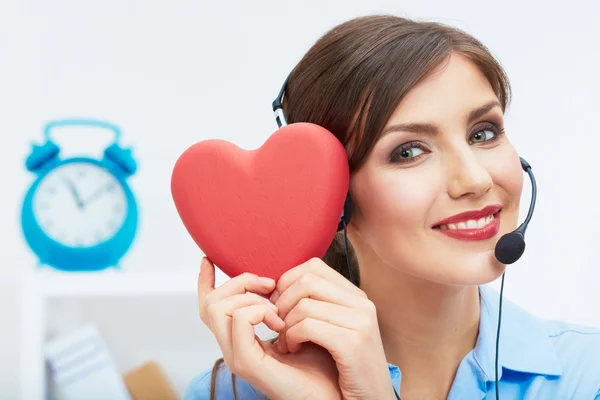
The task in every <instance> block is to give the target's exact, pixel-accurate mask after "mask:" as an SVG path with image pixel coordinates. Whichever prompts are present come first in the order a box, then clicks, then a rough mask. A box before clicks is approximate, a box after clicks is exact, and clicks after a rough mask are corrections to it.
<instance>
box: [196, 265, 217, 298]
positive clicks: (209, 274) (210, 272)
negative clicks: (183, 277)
mask: <svg viewBox="0 0 600 400" xmlns="http://www.w3.org/2000/svg"><path fill="white" fill-rule="evenodd" d="M214 288H215V266H214V265H213V263H212V262H210V260H209V259H208V258H206V257H202V260H201V261H200V273H199V274H198V297H201V298H204V297H206V295H207V294H208V293H210V292H211V291H212V290H213V289H214Z"/></svg>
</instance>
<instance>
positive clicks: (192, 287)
mask: <svg viewBox="0 0 600 400" xmlns="http://www.w3.org/2000/svg"><path fill="white" fill-rule="evenodd" d="M27 279H28V280H29V283H30V284H32V286H33V287H36V288H37V289H38V290H37V291H38V294H39V295H41V296H42V297H44V298H47V299H48V298H64V297H128V296H135V297H139V296H163V295H191V296H195V295H196V294H197V279H198V272H197V271H192V270H190V271H184V272H182V271H174V272H152V271H148V272H128V271H120V270H106V271H101V272H89V273H88V272H85V273H66V272H61V271H53V270H39V271H33V272H31V273H30V274H28V276H27ZM30 287H31V286H30Z"/></svg>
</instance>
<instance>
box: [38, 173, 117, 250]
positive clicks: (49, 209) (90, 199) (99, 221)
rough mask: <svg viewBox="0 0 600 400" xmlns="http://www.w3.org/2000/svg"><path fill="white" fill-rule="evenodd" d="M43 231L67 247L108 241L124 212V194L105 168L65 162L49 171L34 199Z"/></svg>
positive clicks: (115, 230) (86, 245)
mask: <svg viewBox="0 0 600 400" xmlns="http://www.w3.org/2000/svg"><path fill="white" fill-rule="evenodd" d="M33 211H34V216H35V218H36V220H37V221H38V223H39V224H40V226H41V227H42V229H43V230H44V232H45V233H46V234H47V235H48V236H50V237H51V238H52V239H54V240H56V241H58V242H60V243H62V244H64V245H66V246H69V247H90V246H93V245H96V244H98V243H101V242H104V241H105V240H107V239H110V238H111V237H112V236H113V235H114V234H115V233H116V232H117V230H118V229H119V228H120V227H121V225H122V224H123V221H124V219H125V216H126V212H127V201H126V197H125V192H124V191H123V188H122V187H121V184H120V183H119V182H118V181H117V179H116V178H115V177H114V176H113V175H112V174H111V173H110V172H109V171H107V170H106V169H104V168H102V167H100V166H97V165H95V164H92V163H67V164H64V165H62V166H59V167H57V168H56V169H54V170H52V171H51V172H50V173H49V174H48V175H46V177H44V179H43V180H42V182H40V185H39V187H38V189H37V191H36V193H35V195H34V198H33Z"/></svg>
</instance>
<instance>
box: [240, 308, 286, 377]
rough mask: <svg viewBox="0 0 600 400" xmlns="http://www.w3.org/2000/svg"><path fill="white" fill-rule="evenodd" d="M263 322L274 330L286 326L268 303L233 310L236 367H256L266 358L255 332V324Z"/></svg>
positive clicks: (243, 368)
mask: <svg viewBox="0 0 600 400" xmlns="http://www.w3.org/2000/svg"><path fill="white" fill-rule="evenodd" d="M261 322H264V324H265V325H266V326H267V327H268V328H269V329H271V330H273V331H280V330H281V329H282V328H283V326H284V322H283V320H282V319H281V318H279V316H278V315H277V313H276V312H275V311H274V310H273V308H272V307H270V306H268V305H266V304H262V305H251V306H248V307H243V308H238V309H236V310H235V311H234V312H233V316H232V319H231V350H232V357H233V359H234V360H235V366H236V368H238V369H242V370H246V369H247V368H255V367H256V364H257V362H258V361H260V360H261V359H262V358H264V350H263V347H262V346H261V345H260V343H259V342H258V341H257V340H256V335H255V332H254V326H255V325H258V324H259V323H261Z"/></svg>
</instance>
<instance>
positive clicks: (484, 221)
mask: <svg viewBox="0 0 600 400" xmlns="http://www.w3.org/2000/svg"><path fill="white" fill-rule="evenodd" d="M493 220H494V216H493V215H488V216H487V217H485V218H479V219H478V220H475V219H470V220H468V221H465V222H458V223H456V224H448V225H440V226H439V228H440V230H442V231H445V230H455V229H481V228H483V227H484V226H486V225H488V224H489V223H490V222H492V221H493Z"/></svg>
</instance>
